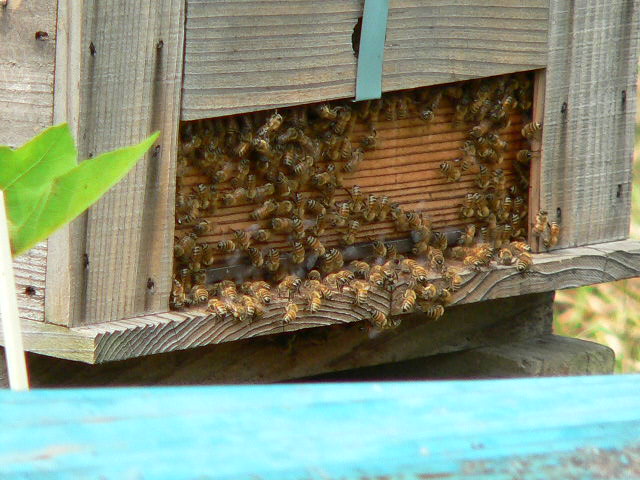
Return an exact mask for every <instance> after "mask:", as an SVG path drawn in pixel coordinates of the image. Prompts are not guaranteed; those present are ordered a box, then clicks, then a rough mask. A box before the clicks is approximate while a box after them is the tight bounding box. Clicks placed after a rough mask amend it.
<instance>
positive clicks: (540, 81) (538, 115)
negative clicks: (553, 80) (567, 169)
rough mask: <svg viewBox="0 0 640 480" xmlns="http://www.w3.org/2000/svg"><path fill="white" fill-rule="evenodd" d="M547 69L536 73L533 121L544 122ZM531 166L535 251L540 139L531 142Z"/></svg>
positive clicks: (531, 239) (533, 243)
mask: <svg viewBox="0 0 640 480" xmlns="http://www.w3.org/2000/svg"><path fill="white" fill-rule="evenodd" d="M546 76H547V75H546V71H545V70H540V71H538V72H536V73H535V78H534V81H533V114H532V119H531V120H532V121H534V122H539V123H542V120H543V118H544V92H545V82H546ZM531 153H532V154H533V155H532V158H531V166H530V178H529V245H531V247H532V248H533V250H534V251H535V252H539V251H540V243H541V242H540V239H539V238H538V237H537V236H535V235H533V225H534V224H535V221H536V214H537V213H538V211H539V210H540V174H541V170H542V162H543V157H544V151H543V148H542V142H541V141H540V140H537V139H536V140H533V141H532V142H531Z"/></svg>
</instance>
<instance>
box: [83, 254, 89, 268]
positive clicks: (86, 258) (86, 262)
mask: <svg viewBox="0 0 640 480" xmlns="http://www.w3.org/2000/svg"><path fill="white" fill-rule="evenodd" d="M82 266H83V267H84V268H87V267H88V266H89V254H87V253H85V254H83V255H82Z"/></svg>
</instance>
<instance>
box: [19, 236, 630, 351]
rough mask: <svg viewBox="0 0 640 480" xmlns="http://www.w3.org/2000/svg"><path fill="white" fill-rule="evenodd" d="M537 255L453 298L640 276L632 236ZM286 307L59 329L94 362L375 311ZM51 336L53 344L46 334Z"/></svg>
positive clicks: (379, 300) (354, 318)
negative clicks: (253, 315) (88, 347)
mask: <svg viewBox="0 0 640 480" xmlns="http://www.w3.org/2000/svg"><path fill="white" fill-rule="evenodd" d="M534 261H535V264H534V266H533V268H532V269H531V271H529V272H526V273H524V274H521V273H518V272H517V271H516V269H515V268H514V267H497V268H491V269H487V270H486V271H481V272H477V273H475V274H471V273H467V274H464V275H463V281H464V283H463V285H462V287H461V289H460V290H459V291H458V292H456V293H455V294H454V296H453V304H454V305H461V304H467V303H474V302H480V301H484V300H491V299H497V298H505V297H511V296H518V295H525V294H529V293H538V292H548V291H553V290H558V289H563V288H572V287H577V286H581V285H589V284H593V283H601V282H610V281H614V280H620V279H624V278H631V277H637V276H640V243H639V242H636V241H630V240H629V241H622V242H615V243H611V244H605V245H599V246H597V248H594V247H581V248H575V249H566V250H560V251H557V252H553V253H545V254H538V255H535V257H534ZM402 288H403V287H400V288H398V289H397V290H396V293H395V294H394V301H393V304H392V309H391V313H393V314H394V315H395V314H399V313H400V312H399V308H398V296H399V295H400V294H401V292H402ZM348 295H350V296H348ZM371 300H372V301H375V302H376V305H377V307H379V308H380V309H381V311H383V312H385V313H386V312H387V311H388V310H387V309H388V308H389V304H388V302H389V298H388V297H387V298H385V297H383V295H382V292H377V293H372V294H371ZM282 309H283V304H282V301H278V302H274V303H273V304H272V305H270V306H269V308H268V310H267V313H266V314H265V316H264V317H263V318H262V319H259V320H256V321H254V322H253V323H246V324H245V323H239V322H235V321H233V320H231V319H230V318H229V317H227V318H225V319H224V320H220V321H216V320H215V319H214V318H213V317H211V316H210V315H209V314H207V313H206V312H201V311H197V310H191V311H185V312H172V313H162V314H157V315H146V316H143V317H136V318H131V319H128V320H121V321H116V322H105V323H101V324H98V325H92V326H85V327H76V328H71V329H67V330H64V329H63V330H59V332H60V334H61V335H63V337H64V336H66V338H68V339H69V341H74V340H73V339H74V338H75V337H76V335H79V336H81V337H82V338H83V339H84V338H85V337H87V336H89V337H91V338H94V339H95V344H94V346H93V352H92V353H90V354H88V355H87V354H86V352H81V353H80V354H79V355H77V356H74V357H70V356H69V355H71V353H70V354H69V355H65V356H64V358H74V359H77V360H82V361H85V362H89V363H94V362H104V361H109V360H121V359H125V358H130V357H134V356H139V355H150V354H155V353H162V352H167V351H173V350H179V349H185V348H193V347H196V346H204V345H209V344H215V343H221V342H228V341H237V340H241V339H244V338H250V337H255V336H261V335H268V334H273V333H280V332H293V331H297V330H301V329H306V328H310V327H320V326H329V325H336V324H346V323H352V322H358V321H362V320H366V319H367V317H368V312H367V311H366V310H365V309H364V308H362V307H354V305H353V296H352V294H346V293H345V294H344V295H338V294H336V301H332V302H328V301H325V303H323V305H322V307H321V308H320V310H319V311H318V312H317V313H316V314H313V315H312V314H310V313H308V312H306V311H304V312H303V311H301V312H300V314H299V317H298V319H296V320H295V321H294V322H291V323H289V324H287V325H283V323H282ZM38 328H39V327H38V325H37V324H30V325H29V329H30V330H31V331H33V332H37V331H38ZM52 328H53V327H52ZM44 331H45V330H43V332H44ZM63 331H64V334H63V333H62V332H63ZM34 334H35V335H38V334H37V333H34ZM43 336H44V335H43ZM61 341H62V340H61ZM43 342H44V344H45V345H46V340H43ZM25 345H26V347H25V348H26V349H27V350H30V351H36V352H40V353H45V354H46V353H47V350H46V348H45V349H43V348H42V347H41V346H40V347H39V348H38V349H35V348H32V347H31V346H30V343H29V341H28V339H26V340H25ZM41 345H42V344H41ZM61 348H63V349H64V348H65V347H63V346H62V343H61V342H56V343H55V345H53V346H52V349H53V350H57V349H61ZM69 350H72V349H69ZM52 355H53V354H52ZM73 355H75V354H73Z"/></svg>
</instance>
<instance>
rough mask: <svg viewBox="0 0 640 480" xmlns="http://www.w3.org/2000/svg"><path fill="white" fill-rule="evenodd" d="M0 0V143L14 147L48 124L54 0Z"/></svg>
mask: <svg viewBox="0 0 640 480" xmlns="http://www.w3.org/2000/svg"><path fill="white" fill-rule="evenodd" d="M4 3H5V4H4V6H2V7H0V37H1V38H2V41H0V112H2V124H3V128H1V129H0V145H10V146H12V147H19V146H20V145H22V144H23V143H25V142H26V141H27V140H29V139H30V138H31V137H33V136H34V135H35V134H36V133H38V132H39V131H40V130H42V129H43V128H46V127H49V126H51V121H52V116H53V73H54V65H55V63H54V60H55V55H56V50H55V45H56V2H52V1H51V0H32V1H29V2H23V1H20V0H9V1H8V2H4ZM38 32H39V33H38Z"/></svg>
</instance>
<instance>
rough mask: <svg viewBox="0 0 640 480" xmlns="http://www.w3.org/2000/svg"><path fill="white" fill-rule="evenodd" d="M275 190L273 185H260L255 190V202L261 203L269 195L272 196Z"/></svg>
mask: <svg viewBox="0 0 640 480" xmlns="http://www.w3.org/2000/svg"><path fill="white" fill-rule="evenodd" d="M275 191H276V189H275V187H274V186H273V183H265V184H264V185H260V186H259V187H257V188H256V195H255V201H256V202H262V201H263V200H264V199H265V198H266V197H268V196H269V195H273V194H274V193H275Z"/></svg>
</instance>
